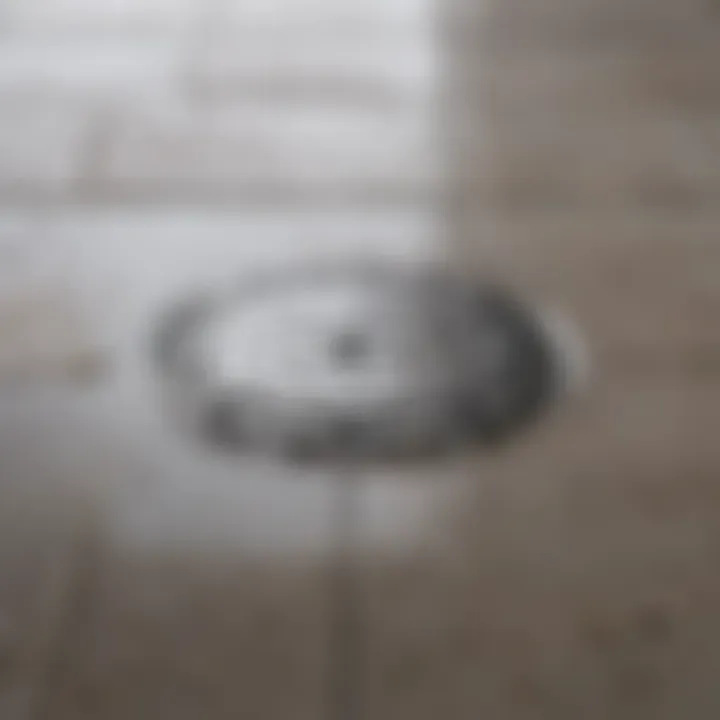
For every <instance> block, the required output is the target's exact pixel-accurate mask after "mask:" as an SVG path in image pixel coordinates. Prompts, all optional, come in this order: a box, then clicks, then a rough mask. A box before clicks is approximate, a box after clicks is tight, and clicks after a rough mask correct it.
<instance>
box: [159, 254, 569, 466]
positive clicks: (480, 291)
mask: <svg viewBox="0 0 720 720" xmlns="http://www.w3.org/2000/svg"><path fill="white" fill-rule="evenodd" d="M153 348H154V358H155V361H156V364H157V368H158V370H159V377H160V378H161V380H162V381H163V384H164V386H165V388H166V390H167V391H168V392H167V398H168V401H169V402H170V403H171V407H172V409H173V412H175V413H177V414H179V415H180V416H181V417H182V418H185V419H186V420H187V421H189V423H190V425H191V427H192V430H193V431H194V432H195V433H199V434H201V435H202V437H203V438H204V439H205V440H206V441H208V442H211V443H212V444H213V445H217V446H222V447H224V448H226V449H228V450H237V451H260V452H263V453H271V454H280V455H283V456H286V457H291V458H295V459H320V458H327V457H334V458H354V459H360V458H363V459H380V458H400V457H406V458H407V457H411V458H416V457H426V456H428V455H437V454H440V453H444V452H450V451H452V450H456V449H458V448H459V447H461V446H463V445H470V444H477V443H489V442H495V441H499V440H503V439H506V438H508V437H511V436H513V435H514V434H515V433H516V432H517V431H519V430H520V429H521V428H523V427H524V426H526V425H527V424H528V423H529V421H531V420H532V419H534V418H536V417H537V416H538V414H539V413H540V411H541V410H542V409H543V408H545V407H546V406H547V405H548V404H549V402H550V401H551V400H552V399H553V398H554V397H555V396H556V394H557V390H558V389H559V382H560V381H561V379H562V377H561V375H562V373H561V372H560V367H561V364H560V363H559V362H558V358H557V354H556V351H555V349H554V346H553V344H552V343H551V342H550V340H549V336H548V335H547V333H546V331H545V329H544V326H543V324H542V323H541V321H540V319H539V317H538V316H537V315H536V314H535V313H534V312H533V311H531V310H530V309H529V308H527V307H525V306H524V305H523V304H522V303H520V302H519V301H518V300H516V299H515V298H513V297H511V296H509V295H508V294H507V293H505V292H503V291H500V290H498V289H497V288H488V287H482V286H478V285H476V284H473V283H472V282H470V281H469V280H467V279H464V278H460V277H457V276H455V275H450V274H443V273H442V272H440V271H436V272H433V271H429V270H423V271H418V270H417V269H415V270H411V269H402V268H395V267H381V266H372V267H370V266H364V267H359V266H358V265H357V264H356V263H355V264H351V265H347V266H337V265H336V266H332V267H320V268H318V267H314V268H304V269H294V270H281V271H277V272H274V273H267V274H265V275H262V276H256V277H254V278H250V279H246V280H243V281H241V282H238V283H237V284H235V285H233V286H231V287H226V288H224V289H222V290H219V291H217V292H215V293H205V294H203V295H202V296H197V297H194V298H190V299H188V300H186V301H182V302H179V303H177V304H175V305H174V306H173V307H171V308H170V309H169V311H168V312H167V313H166V314H164V315H163V317H162V318H161V320H160V323H159V325H158V327H157V330H156V332H155V334H154V337H153Z"/></svg>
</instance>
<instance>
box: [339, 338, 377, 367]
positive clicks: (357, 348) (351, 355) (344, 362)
mask: <svg viewBox="0 0 720 720" xmlns="http://www.w3.org/2000/svg"><path fill="white" fill-rule="evenodd" d="M371 345H372V343H371V342H370V338H369V337H368V335H367V334H366V333H364V332H362V331H357V330H346V331H342V332H340V333H338V334H337V335H335V337H333V338H332V340H331V342H330V355H331V357H332V359H333V361H334V363H335V365H336V366H337V367H339V368H341V369H347V370H353V369H356V368H358V367H360V366H361V365H362V364H363V363H365V362H366V361H367V359H368V358H369V357H370V354H371V351H372V348H371Z"/></svg>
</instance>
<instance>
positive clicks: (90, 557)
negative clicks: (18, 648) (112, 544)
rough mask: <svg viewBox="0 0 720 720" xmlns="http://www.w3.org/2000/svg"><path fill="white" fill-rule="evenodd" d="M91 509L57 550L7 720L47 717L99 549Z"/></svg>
mask: <svg viewBox="0 0 720 720" xmlns="http://www.w3.org/2000/svg"><path fill="white" fill-rule="evenodd" d="M95 512H96V509H95V508H94V506H93V505H92V504H91V505H90V506H88V507H87V508H85V512H83V513H82V514H81V517H80V519H79V521H78V523H79V528H78V529H77V533H76V534H75V535H74V536H73V538H72V539H71V542H70V546H69V547H67V548H63V551H64V552H63V561H62V562H58V563H57V564H56V565H55V567H54V572H53V573H52V574H51V577H50V580H49V582H48V586H47V587H46V588H45V589H44V591H43V592H42V595H41V597H40V600H39V608H38V615H39V617H40V618H42V621H40V622H38V623H37V624H36V625H35V626H34V632H33V635H32V637H31V639H30V642H29V643H28V646H27V648H26V650H25V654H26V658H25V659H26V661H27V664H28V672H26V673H25V674H24V676H23V678H22V680H21V681H20V682H17V683H16V689H15V696H14V701H13V702H12V705H11V710H12V711H11V714H10V716H9V717H8V720H39V719H40V718H43V717H49V712H48V707H47V706H48V699H49V695H50V690H51V686H52V684H53V682H54V679H55V678H56V676H57V675H58V674H59V673H60V672H61V671H62V669H63V668H64V667H65V665H66V664H67V655H68V649H69V648H70V647H71V645H72V643H73V639H74V638H76V637H77V636H78V634H79V630H80V627H81V626H82V625H83V624H84V622H85V617H86V613H87V610H88V600H89V598H91V597H92V592H93V587H94V584H95V575H96V571H97V553H98V550H99V543H98V538H99V535H98V531H97V528H96V524H97V518H96V515H95Z"/></svg>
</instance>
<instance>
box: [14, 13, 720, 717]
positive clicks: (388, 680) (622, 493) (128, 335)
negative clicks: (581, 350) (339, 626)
mask: <svg viewBox="0 0 720 720" xmlns="http://www.w3.org/2000/svg"><path fill="white" fill-rule="evenodd" d="M438 2H439V0H438ZM718 35H720V16H718V12H717V9H716V8H715V7H714V6H713V5H712V3H708V2H700V1H699V0H691V1H689V2H679V1H677V2H670V0H652V1H651V0H625V1H624V2H620V0H581V1H577V0H573V2H570V1H569V0H537V2H534V3H532V7H531V6H530V4H528V3H525V2H521V1H520V0H508V1H507V2H500V1H499V0H488V2H486V3H484V4H482V5H481V4H479V3H478V4H473V3H467V4H463V3H462V2H460V0H454V2H453V3H452V4H451V2H450V0H446V2H444V3H442V4H438V5H435V6H431V4H430V3H429V0H393V1H392V2H390V1H388V0H384V1H381V0H367V1H366V2H364V3H359V2H349V1H347V0H335V1H334V2H332V1H331V0H298V1H296V2H290V1H289V0H285V1H284V2H279V1H276V2H270V1H269V0H254V1H251V0H245V1H244V2H240V1H239V0H94V1H91V0H0V251H1V252H2V255H1V257H0V260H1V261H2V263H4V264H5V267H6V268H13V269H12V270H11V272H6V271H5V270H4V269H3V268H2V267H1V266H0V282H2V283H3V285H2V286H1V287H2V288H3V289H7V288H8V287H9V286H10V285H13V284H14V285H17V284H18V279H19V278H20V277H27V278H28V281H27V283H26V284H25V285H26V287H27V286H29V287H38V285H39V286H41V287H43V288H47V287H52V288H53V289H54V290H53V292H54V293H55V294H54V295H53V294H51V298H58V297H62V298H63V303H58V302H57V300H51V302H49V303H48V300H47V296H46V295H42V294H36V295H33V296H31V297H30V299H28V298H27V297H25V299H22V303H21V304H20V308H21V310H22V312H21V313H20V316H21V317H24V318H27V317H28V316H30V317H32V318H33V321H32V323H29V322H28V321H27V320H25V321H24V322H23V323H21V324H20V327H22V328H23V332H26V333H27V332H29V331H28V328H29V327H30V328H34V330H33V332H35V333H36V336H35V337H36V339H35V340H33V342H32V343H31V342H30V341H29V340H27V341H26V342H28V343H29V344H28V345H27V347H26V349H25V350H24V351H23V353H24V354H21V355H20V356H19V357H20V359H18V357H17V356H13V355H12V353H11V354H10V355H9V356H7V357H6V355H7V353H5V348H3V355H2V361H3V362H2V363H1V364H0V367H2V372H3V375H2V385H3V390H2V404H3V406H2V410H1V411H0V481H1V483H0V495H1V498H0V533H2V542H0V717H2V719H3V720H5V718H7V720H36V719H37V720H40V719H42V720H86V719H89V718H93V719H95V718H97V720H114V719H116V718H117V720H126V719H128V718H132V719H133V720H135V719H137V720H145V719H147V720H159V719H162V718H173V720H183V719H184V718H207V719H208V720H216V719H217V720H221V719H223V718H233V719H235V718H249V719H254V718H262V719H263V720H285V719H286V718H287V719H290V718H292V720H301V719H302V718H308V719H312V720H316V719H317V718H325V717H328V718H329V717H331V715H330V713H329V712H328V708H329V699H330V698H331V688H330V687H329V686H330V678H332V674H331V667H330V666H331V664H332V658H331V657H330V656H329V651H328V648H329V647H330V645H329V642H330V638H329V622H328V619H329V617H330V615H331V613H330V607H329V582H330V581H331V577H330V575H329V570H330V567H329V564H328V562H327V554H326V553H327V549H328V534H329V523H330V520H331V518H330V517H329V511H328V497H329V496H328V488H329V486H330V482H329V480H328V477H326V476H321V475H322V474H321V473H315V474H313V475H312V477H300V474H299V473H298V472H297V471H294V470H291V469H288V468H267V467H259V466H257V465H254V464H250V463H245V464H239V465H234V466H232V467H229V466H227V465H226V464H223V463H221V462H220V461H216V460H215V459H213V458H208V457H203V456H198V454H197V453H195V452H193V451H191V450H190V449H189V448H188V447H187V445H186V444H184V443H183V442H181V441H180V440H179V439H178V438H176V437H174V436H173V435H172V433H171V432H170V430H169V429H168V428H167V426H166V425H165V423H164V422H163V419H162V417H161V416H160V415H159V413H158V410H157V407H156V405H155V403H154V400H153V397H152V388H151V386H150V384H149V381H148V377H147V374H146V367H145V364H144V361H143V357H142V354H141V352H140V348H141V346H142V338H143V337H144V333H145V332H146V330H147V325H148V321H149V318H151V317H152V313H153V311H154V309H156V308H158V307H159V306H161V305H162V304H163V303H164V302H165V300H167V299H169V298H171V297H172V295H173V293H174V292H176V291H178V290H180V289H182V288H184V287H186V286H187V285H189V284H191V283H196V282H198V283H202V282H207V281H210V280H212V279H213V278H216V277H218V276H219V274H222V273H224V272H226V271H227V269H228V268H229V267H233V268H235V267H237V268H239V269H248V268H250V267H253V266H255V265H256V264H257V263H261V264H262V263H265V262H276V261H279V260H283V261H285V260H289V259H292V258H297V257H303V258H304V257H307V256H308V255H312V254H316V253H317V254H322V255H324V256H327V254H341V255H347V254H354V253H359V252H370V253H374V254H377V253H380V254H384V255H390V256H392V257H395V258H397V259H401V260H402V259H406V258H409V257H410V258H417V257H419V258H433V257H438V256H439V257H442V258H443V259H444V258H446V257H447V256H451V257H452V258H453V259H459V260H460V261H461V263H462V264H464V265H468V266H471V265H472V266H477V267H478V268H480V269H482V270H483V271H484V272H494V273H495V272H497V273H501V274H502V276H503V277H505V278H506V279H508V280H509V281H511V282H513V283H515V284H517V285H518V286H519V287H521V288H522V289H524V290H526V291H527V292H528V293H531V294H532V295H533V297H537V298H538V299H542V300H543V301H545V300H546V301H549V302H553V303H558V304H560V305H562V306H564V307H568V308H570V309H571V310H572V312H573V314H574V315H575V316H576V318H577V319H578V320H579V321H580V323H581V325H582V327H583V328H584V330H585V331H586V333H587V334H588V335H589V336H590V337H591V338H592V344H593V352H594V355H595V362H596V365H597V369H596V376H595V378H594V380H593V383H592V385H591V388H590V392H588V393H586V394H585V395H584V396H583V397H582V398H580V399H578V400H577V401H576V402H574V403H573V404H572V405H571V406H570V407H568V408H566V409H565V410H563V411H562V412H560V413H559V414H558V416H557V417H555V418H552V419H551V420H550V421H549V422H548V423H547V424H546V425H544V426H543V427H542V428H538V430H537V432H536V433H535V434H533V436H532V437H529V438H528V439H527V440H526V441H525V442H523V443H520V444H518V445H517V446H516V447H514V448H512V449H511V450H508V451H507V452H506V453H502V454H499V455H498V456H491V457H484V458H478V459H476V460H473V461H472V462H469V463H463V464H462V465H460V464H458V466H454V467H452V468H443V469H437V468H436V469H432V468H423V469H422V471H418V472H417V474H416V477H414V478H413V479H412V482H406V481H407V478H404V481H405V482H403V483H399V482H398V481H397V479H396V478H388V477H385V476H383V474H381V473H379V474H376V475H373V476H371V477H368V478H366V481H367V493H366V496H365V503H366V505H365V507H366V509H365V513H364V516H363V517H364V522H365V525H366V528H365V529H366V535H367V537H368V539H369V540H370V541H372V542H371V544H373V543H374V544H375V545H374V550H375V551H374V552H370V553H367V554H366V555H365V556H364V557H363V574H362V580H363V581H362V584H361V585H360V586H359V588H358V598H357V601H358V603H359V606H360V608H361V610H362V615H363V619H362V622H363V625H362V641H363V648H364V650H365V653H364V657H363V662H361V664H360V665H359V666H358V668H357V676H358V677H357V682H358V684H359V687H360V688H361V691H362V692H361V695H360V698H361V703H360V713H359V718H360V717H362V718H363V720H364V718H373V720H384V719H385V718H387V720H403V719H404V718H413V720H423V719H424V718H428V719H432V720H435V719H436V718H438V717H447V718H452V719H453V720H455V719H457V720H465V718H467V719H468V720H470V719H472V720H475V719H476V718H478V717H487V718H492V719H495V718H497V719H498V720H501V719H502V720H505V719H506V718H507V719H508V720H521V719H522V718H533V719H535V718H545V717H547V718H553V719H560V718H577V717H583V718H599V719H600V718H602V719H605V718H608V717H612V718H618V719H621V718H632V719H633V720H641V719H642V718H653V720H658V719H662V718H668V719H671V718H672V719H675V718H692V720H706V719H707V720H714V718H716V717H717V716H718V712H720V693H719V692H718V689H717V674H718V671H719V667H720V653H719V652H718V650H717V648H718V642H717V638H716V633H718V632H720V624H718V622H717V619H716V608H717V606H718V601H719V600H720V580H719V579H718V577H717V570H716V566H717V557H718V550H719V549H720V536H719V535H718V531H717V528H718V526H719V525H718V519H719V516H718V510H717V508H718V504H717V500H718V487H719V486H718V482H719V481H720V451H719V450H718V448H717V440H716V435H717V432H716V428H717V427H720V383H719V382H718V380H719V378H720V331H719V329H718V328H720V326H719V325H718V323H717V321H716V318H717V315H718V312H717V311H718V310H720V279H719V278H720V264H719V261H720V258H719V257H717V256H718V252H719V250H718V248H719V247H720V245H719V244H718V241H717V239H716V238H715V235H716V231H717V228H718V227H719V226H720V216H718V214H717V210H716V205H717V202H716V200H717V197H716V195H717V192H718V188H720V176H719V175H718V173H719V172H720V171H719V170H718V168H719V167H720V165H719V164H717V163H716V162H714V159H715V154H716V153H715V150H716V148H717V147H720V145H719V144H718V140H719V139H720V138H719V137H718V132H720V131H719V130H718V127H720V126H719V125H718V123H717V122H716V120H717V114H718V111H719V110H720V92H719V91H720V84H719V83H718V78H717V73H716V72H715V71H714V68H715V67H716V65H717V53H718V48H720V42H718V40H719V38H718ZM58 249H61V250H62V252H57V251H58ZM51 250H54V251H55V252H54V253H53V252H50V251H51ZM68 258H69V259H68ZM38 278H40V279H41V282H40V283H37V282H36V280H37V279H38ZM68 288H69V289H68ZM68 293H69V294H68ZM15 301H16V303H17V297H15ZM73 303H75V305H73ZM38 304H39V305H40V306H41V307H45V308H47V307H48V306H49V305H50V306H52V312H50V310H49V309H47V310H42V311H38V310H37V307H38ZM6 306H7V307H10V308H11V311H9V312H8V313H7V317H6V315H5V314H3V315H2V317H0V322H2V326H1V329H0V333H11V334H10V335H7V334H4V335H2V334H0V337H2V338H5V340H4V341H3V343H2V344H4V345H5V346H6V347H9V346H11V343H12V347H18V339H17V337H16V336H15V335H12V333H13V332H17V329H18V322H17V304H15V305H7V304H6ZM60 306H63V307H66V308H73V307H77V309H78V312H77V313H76V314H75V315H73V314H72V312H69V311H63V312H60V313H58V311H57V308H58V307H60ZM28 308H35V309H34V310H33V311H32V312H30V310H29V309H28ZM23 313H25V314H23ZM33 313H34V314H33ZM13 318H15V319H13ZM68 327H72V328H73V330H72V333H68ZM53 336H54V337H55V339H54V340H53ZM68 337H71V338H74V340H73V342H72V343H68V341H67V339H68ZM7 338H11V341H10V342H9V341H8V340H7ZM13 338H14V339H13ZM37 338H39V339H37ZM33 343H34V344H33ZM88 361H89V362H88ZM28 368H29V369H28ZM78 368H80V369H81V370H82V369H85V370H87V369H88V368H90V369H91V370H92V372H90V373H89V374H87V373H86V372H81V373H79V374H77V373H75V372H70V373H69V372H68V370H77V369H78ZM20 370H22V371H23V372H22V373H21V372H20ZM19 376H22V379H23V380H24V383H23V384H22V385H21V386H20V387H18V386H17V380H18V377H19ZM28 380H29V381H30V382H28ZM438 488H442V489H445V490H446V491H447V492H445V493H444V496H443V497H442V498H441V497H438V495H437V493H438V492H439V490H438ZM431 500H433V502H431ZM420 530H421V531H420ZM389 548H391V549H393V550H397V552H388V549H389ZM359 718H358V720H359ZM348 720H349V718H348Z"/></svg>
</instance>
